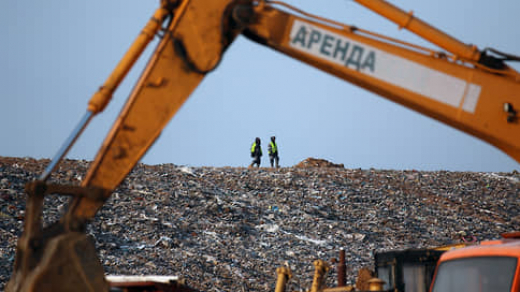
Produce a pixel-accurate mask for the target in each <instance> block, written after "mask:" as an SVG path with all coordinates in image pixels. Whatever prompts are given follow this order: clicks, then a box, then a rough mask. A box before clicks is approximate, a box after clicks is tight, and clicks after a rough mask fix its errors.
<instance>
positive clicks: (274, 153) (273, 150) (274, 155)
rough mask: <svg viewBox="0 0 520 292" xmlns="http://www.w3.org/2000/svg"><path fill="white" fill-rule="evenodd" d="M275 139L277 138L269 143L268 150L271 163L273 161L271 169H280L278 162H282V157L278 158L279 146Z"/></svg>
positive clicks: (273, 137) (273, 138) (272, 138)
mask: <svg viewBox="0 0 520 292" xmlns="http://www.w3.org/2000/svg"><path fill="white" fill-rule="evenodd" d="M275 139H276V137H275V136H272V137H271V142H270V143H269V146H268V148H267V150H268V152H269V161H271V167H273V165H276V168H278V161H279V160H280V157H279V156H278V145H276V142H275Z"/></svg>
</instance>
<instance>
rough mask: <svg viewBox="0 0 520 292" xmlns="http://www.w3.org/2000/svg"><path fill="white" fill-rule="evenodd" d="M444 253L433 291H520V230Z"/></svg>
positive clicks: (438, 266)
mask: <svg viewBox="0 0 520 292" xmlns="http://www.w3.org/2000/svg"><path fill="white" fill-rule="evenodd" d="M502 237H503V238H502V239H500V240H493V241H485V242H482V243H481V244H479V245H474V246H470V247H466V248H461V249H456V250H451V251H448V252H445V253H444V254H442V256H441V258H440V259H439V262H438V265H437V269H436V271H435V275H434V279H433V282H432V283H433V284H432V286H431V292H441V291H442V292H455V291H457V292H466V291H468V292H469V291H472V292H520V232H515V233H509V234H503V235H502Z"/></svg>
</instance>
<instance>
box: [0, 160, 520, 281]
mask: <svg viewBox="0 0 520 292" xmlns="http://www.w3.org/2000/svg"><path fill="white" fill-rule="evenodd" d="M48 162H49V161H48V160H36V159H32V158H13V157H0V202H1V204H0V218H1V220H0V263H1V264H0V290H3V289H4V287H5V284H6V283H7V281H8V280H9V278H10V275H11V271H12V269H13V264H14V257H15V249H16V241H17V239H18V237H19V236H20V235H21V232H22V229H23V218H24V213H25V199H26V195H25V193H24V185H25V183H26V182H29V181H31V180H34V179H36V178H37V177H38V176H39V175H40V174H41V172H42V171H43V170H44V168H45V167H46V166H47V164H48ZM89 164H90V162H88V161H84V160H65V161H63V162H62V163H61V164H60V166H59V167H58V170H57V172H56V173H54V174H53V175H52V176H51V178H50V181H49V182H52V183H62V184H73V185H79V183H80V182H81V180H82V179H83V177H84V175H85V172H86V170H87V169H88V166H89ZM519 187H520V176H519V174H518V173H517V172H512V173H482V172H449V171H431V172H427V171H415V170H375V169H369V170H363V169H347V168H344V166H343V165H337V164H334V163H330V162H328V161H326V160H320V159H314V158H309V159H306V160H304V161H302V162H300V163H299V164H298V165H296V166H294V167H283V168H278V169H271V168H259V169H256V168H255V169H247V168H240V167H237V168H233V167H221V168H219V167H189V166H178V165H174V164H162V165H144V164H138V165H137V166H136V167H135V168H134V169H133V170H132V172H131V173H130V174H129V175H128V176H127V178H126V179H125V180H124V181H123V183H122V184H121V185H120V186H119V187H118V188H117V189H116V190H115V191H114V193H113V195H112V196H111V197H110V199H109V200H108V201H107V203H106V205H105V206H104V207H103V208H102V209H101V210H100V211H99V212H98V214H97V216H96V218H95V219H94V220H93V222H92V224H90V225H89V227H88V233H90V234H92V235H94V237H95V240H96V247H97V250H98V255H99V257H100V260H101V263H102V264H103V266H104V269H105V272H106V273H107V274H115V275H143V274H154V275H172V276H179V277H182V278H184V279H185V280H186V283H187V285H189V286H191V287H193V288H195V289H198V290H201V291H268V290H271V291H274V287H275V284H276V268H277V267H279V266H281V265H283V264H284V263H288V264H289V265H290V267H291V270H292V272H293V275H294V277H293V279H291V280H290V281H289V287H288V290H289V291H304V290H306V289H309V287H310V284H311V282H312V274H313V269H314V267H313V265H312V263H313V261H314V260H316V259H323V260H326V261H329V262H330V261H331V259H335V258H336V257H337V256H338V252H339V250H340V248H344V249H345V254H346V263H347V279H348V283H347V284H354V283H355V280H356V279H355V277H356V275H357V273H358V271H359V270H360V269H361V268H362V267H368V268H373V266H372V265H373V252H374V251H385V250H397V249H405V248H424V247H434V246H440V245H446V244H452V243H458V242H460V234H461V233H460V232H461V231H463V232H465V233H466V234H468V235H472V236H475V238H476V239H477V240H479V241H480V240H488V239H496V238H499V235H500V234H501V233H505V232H511V231H518V230H515V228H518V226H520V200H519V197H520V188H519ZM66 206H67V198H65V197H57V196H52V197H48V198H46V199H45V210H44V221H45V222H47V224H49V223H50V222H54V221H56V220H57V219H58V218H59V217H60V216H61V214H62V213H63V212H64V210H65V209H66ZM335 279H336V270H335V268H333V269H332V270H331V272H330V273H329V276H328V277H327V283H328V285H329V286H334V285H335Z"/></svg>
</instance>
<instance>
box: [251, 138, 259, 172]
mask: <svg viewBox="0 0 520 292" xmlns="http://www.w3.org/2000/svg"><path fill="white" fill-rule="evenodd" d="M251 157H253V162H251V165H249V167H253V166H254V165H255V164H256V167H260V157H262V148H261V147H260V138H258V137H256V139H255V142H253V145H251Z"/></svg>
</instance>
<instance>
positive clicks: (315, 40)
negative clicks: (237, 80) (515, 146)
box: [289, 20, 481, 113]
mask: <svg viewBox="0 0 520 292" xmlns="http://www.w3.org/2000/svg"><path fill="white" fill-rule="evenodd" d="M289 44H290V46H291V47H293V48H296V49H298V50H300V51H303V52H306V53H309V54H312V55H314V56H317V57H319V58H322V59H325V60H327V61H330V62H333V63H336V64H340V65H343V66H346V67H347V68H350V69H353V70H357V71H359V72H361V73H364V74H367V75H369V76H371V77H374V78H377V79H380V80H382V81H385V82H387V83H391V84H393V85H396V86H399V87H401V88H404V89H406V90H409V91H413V92H415V93H417V94H420V95H423V96H425V97H428V98H430V99H433V100H436V101H439V102H442V103H444V104H447V105H450V106H452V107H455V108H459V107H460V106H461V104H462V109H463V110H464V111H466V112H469V113H474V112H475V109H476V107H477V103H478V99H479V96H480V90H481V87H480V86H479V85H477V84H473V83H469V84H468V83H467V82H466V81H465V80H463V79H460V78H457V77H453V76H451V75H448V74H445V73H443V72H440V71H437V70H433V69H430V68H428V67H426V66H423V65H421V64H418V63H415V62H413V61H410V60H407V59H405V58H401V57H399V56H395V55H392V54H389V53H387V52H385V51H381V50H379V49H376V48H373V47H371V46H368V45H365V44H361V43H358V42H356V41H354V40H351V39H349V38H347V37H344V36H342V35H339V34H336V33H333V32H330V31H328V30H325V29H322V28H320V27H317V26H314V25H311V24H308V23H305V22H302V21H299V20H295V21H294V23H293V26H292V28H291V35H290V41H289ZM464 94H466V96H465V98H464Z"/></svg>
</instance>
